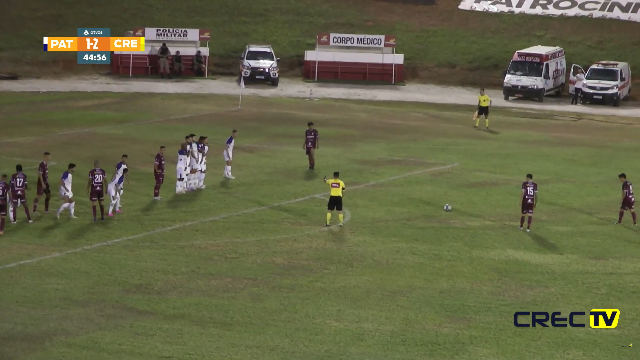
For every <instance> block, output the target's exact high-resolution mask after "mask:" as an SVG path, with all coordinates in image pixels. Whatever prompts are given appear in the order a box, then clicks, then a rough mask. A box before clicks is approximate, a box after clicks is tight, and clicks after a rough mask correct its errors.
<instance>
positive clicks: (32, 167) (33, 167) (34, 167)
mask: <svg viewBox="0 0 640 360" xmlns="http://www.w3.org/2000/svg"><path fill="white" fill-rule="evenodd" d="M2 158H3V159H7V160H15V161H29V162H38V163H39V162H40V161H41V160H33V159H21V158H13V157H6V156H3V157H2ZM57 164H58V163H56V162H53V161H49V165H57ZM38 167H40V164H38V166H23V167H22V169H37V168H38ZM0 171H5V170H0Z"/></svg>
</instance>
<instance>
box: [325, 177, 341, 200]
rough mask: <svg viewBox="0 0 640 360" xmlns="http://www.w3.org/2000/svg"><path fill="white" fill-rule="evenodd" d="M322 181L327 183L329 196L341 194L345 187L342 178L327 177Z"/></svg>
mask: <svg viewBox="0 0 640 360" xmlns="http://www.w3.org/2000/svg"><path fill="white" fill-rule="evenodd" d="M324 182H325V183H327V184H329V188H330V189H331V196H342V192H343V191H344V190H345V189H346V188H345V186H344V183H343V182H342V180H338V179H327V180H325V181H324Z"/></svg>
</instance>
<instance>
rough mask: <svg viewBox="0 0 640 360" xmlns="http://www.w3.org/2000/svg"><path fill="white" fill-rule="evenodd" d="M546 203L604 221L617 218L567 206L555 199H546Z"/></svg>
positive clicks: (612, 220)
mask: <svg viewBox="0 0 640 360" xmlns="http://www.w3.org/2000/svg"><path fill="white" fill-rule="evenodd" d="M544 204H548V205H551V206H556V207H559V208H562V209H565V210H568V211H569V212H575V213H578V214H582V215H586V216H589V217H592V218H594V219H597V220H600V221H602V222H610V223H612V224H613V222H614V221H615V219H614V218H613V217H612V218H604V217H602V216H597V215H595V214H593V213H591V212H588V211H585V210H583V209H582V208H574V207H571V206H567V205H565V204H561V203H558V202H555V201H549V200H545V201H544ZM616 215H617V214H616Z"/></svg>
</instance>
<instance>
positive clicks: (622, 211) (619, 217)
mask: <svg viewBox="0 0 640 360" xmlns="http://www.w3.org/2000/svg"><path fill="white" fill-rule="evenodd" d="M623 216H624V210H620V214H618V224H619V223H621V222H622V217H623Z"/></svg>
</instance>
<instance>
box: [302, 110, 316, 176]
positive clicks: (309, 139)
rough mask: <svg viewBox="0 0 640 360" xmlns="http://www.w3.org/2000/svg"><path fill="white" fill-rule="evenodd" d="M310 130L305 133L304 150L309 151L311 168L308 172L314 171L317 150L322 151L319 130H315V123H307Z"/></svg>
mask: <svg viewBox="0 0 640 360" xmlns="http://www.w3.org/2000/svg"><path fill="white" fill-rule="evenodd" d="M307 126H308V127H309V129H307V131H305V132H304V145H302V148H303V149H305V150H306V151H307V156H308V157H309V167H308V168H307V170H314V169H315V166H316V149H320V139H319V134H318V130H316V129H314V128H313V123H312V122H309V123H307Z"/></svg>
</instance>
